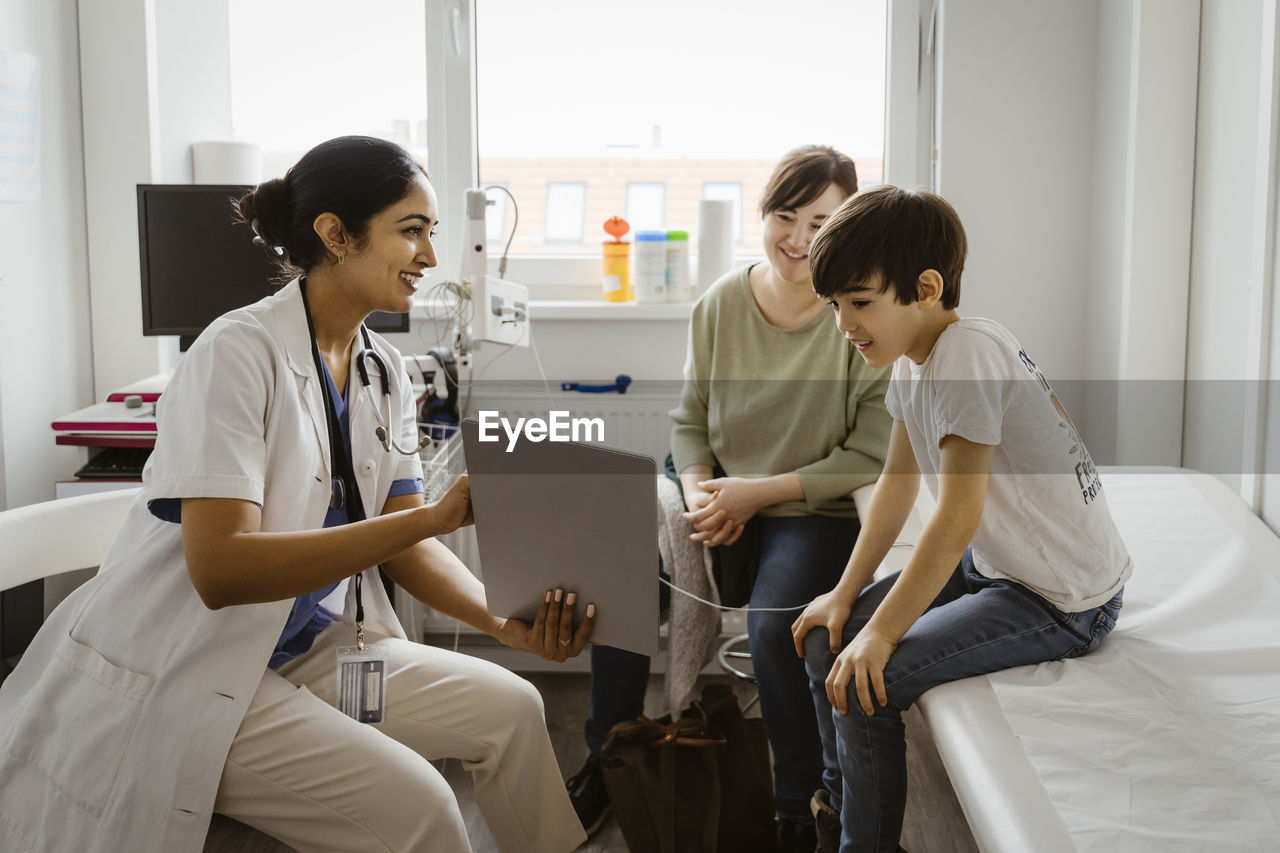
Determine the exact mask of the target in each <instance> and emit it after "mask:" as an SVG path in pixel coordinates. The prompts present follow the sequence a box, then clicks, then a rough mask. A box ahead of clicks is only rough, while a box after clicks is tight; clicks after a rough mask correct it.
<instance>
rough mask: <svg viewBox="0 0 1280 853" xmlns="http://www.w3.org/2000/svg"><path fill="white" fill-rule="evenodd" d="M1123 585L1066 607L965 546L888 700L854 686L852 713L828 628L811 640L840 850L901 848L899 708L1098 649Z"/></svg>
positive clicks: (889, 670)
mask: <svg viewBox="0 0 1280 853" xmlns="http://www.w3.org/2000/svg"><path fill="white" fill-rule="evenodd" d="M897 578H898V574H896V573H895V574H893V575H890V576H889V577H886V578H883V579H882V580H879V581H877V582H875V583H874V584H872V585H871V586H869V587H867V588H866V589H865V590H863V592H862V594H861V595H860V596H859V597H858V600H857V602H856V603H855V604H854V606H853V612H852V613H851V614H850V616H849V621H848V622H846V623H845V626H844V630H843V632H842V635H843V636H842V639H841V644H840V645H841V648H844V647H845V646H847V645H848V644H849V642H850V641H851V640H853V638H854V636H856V635H857V633H858V631H860V630H862V628H863V626H864V625H866V624H867V622H868V621H869V620H870V619H871V615H872V614H873V613H875V609H876V607H878V606H879V605H880V602H881V601H883V600H884V598H885V596H886V595H888V593H889V589H890V588H891V587H892V586H893V583H894V581H896V580H897ZM1123 592H1124V591H1123V590H1121V591H1120V592H1118V593H1116V595H1115V597H1114V598H1112V599H1111V600H1110V601H1108V602H1107V603H1106V604H1103V605H1102V606H1100V607H1095V608H1093V609H1091V610H1084V611H1081V612H1079V613H1066V612H1063V611H1061V610H1059V609H1058V608H1056V607H1054V606H1053V605H1052V604H1050V603H1049V602H1048V601H1046V600H1045V599H1043V598H1041V597H1040V596H1039V595H1036V594H1035V593H1034V592H1032V591H1031V590H1029V589H1027V588H1026V587H1024V586H1022V585H1021V584H1017V583H1014V582H1013V581H1009V580H1001V579H997V578H987V577H983V576H982V575H980V574H978V572H977V571H976V570H975V569H974V567H973V555H972V553H971V552H969V551H966V552H965V555H964V558H963V559H962V560H961V561H960V565H959V566H958V567H957V568H956V570H955V572H954V573H953V574H952V575H951V577H950V579H949V580H948V581H947V583H946V585H945V586H944V587H943V588H942V592H940V593H939V594H938V596H937V598H935V599H934V601H933V603H932V604H930V605H929V609H928V610H927V611H925V613H924V615H923V616H921V617H920V618H919V619H918V620H916V623H915V624H914V625H912V626H911V628H910V629H909V630H908V631H907V633H906V634H904V635H903V637H902V640H901V641H900V642H899V643H898V648H897V649H896V650H895V651H894V652H893V655H892V657H890V658H889V663H888V665H887V666H886V667H885V669H884V686H885V694H886V696H887V698H888V700H889V704H888V705H887V706H885V707H883V708H882V707H880V706H879V703H878V702H876V700H875V698H874V695H873V697H872V702H873V705H874V707H875V713H874V714H873V715H868V714H866V712H864V711H863V710H862V707H861V706H860V705H859V704H858V697H857V692H856V690H855V689H854V686H853V684H852V683H851V684H850V685H849V691H848V703H849V712H848V713H847V714H841V713H840V712H839V711H836V710H835V709H834V708H833V707H832V706H831V703H830V702H828V701H827V691H826V686H825V682H826V678H827V674H828V673H829V672H830V671H831V667H832V666H833V665H834V663H835V656H834V655H832V654H831V647H830V643H829V641H828V635H827V630H826V629H825V628H818V629H815V630H813V631H810V632H809V634H808V636H807V637H806V638H805V645H804V648H805V664H806V666H807V667H808V670H809V681H810V687H811V689H812V692H813V702H814V705H815V707H816V708H817V710H818V727H819V731H820V732H821V735H822V757H823V774H822V777H823V785H824V786H825V787H826V789H827V792H828V793H829V794H830V796H831V805H832V806H833V807H834V808H836V809H838V810H839V811H840V824H841V826H842V827H843V830H842V833H841V839H840V850H841V851H842V853H850V851H880V850H888V851H896V850H897V849H898V839H899V836H900V835H901V834H902V815H903V809H904V808H905V806H906V801H907V761H906V737H905V733H904V729H903V724H902V712H903V711H905V710H906V709H907V708H909V707H911V705H912V703H914V702H915V701H916V699H918V698H920V696H921V695H922V694H924V693H925V691H927V690H929V689H930V688H931V687H936V686H938V685H939V684H945V683H947V682H950V681H956V680H958V679H961V678H968V677H969V676H972V675H982V674H985V673H988V672H996V671H998V670H1002V669H1009V668H1010V667H1014V666H1022V665H1024V664H1031V663H1040V662H1041V661H1048V660H1057V659H1059V658H1068V657H1076V656H1078V655H1083V654H1086V653H1087V652H1090V651H1092V650H1093V649H1094V648H1096V647H1097V646H1098V644H1099V643H1101V642H1102V640H1103V638H1104V637H1106V635H1107V634H1108V633H1110V631H1111V629H1112V628H1114V627H1115V624H1116V617H1117V615H1118V614H1119V612H1120V605H1121V600H1122V597H1123Z"/></svg>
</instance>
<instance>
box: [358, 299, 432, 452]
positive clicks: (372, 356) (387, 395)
mask: <svg viewBox="0 0 1280 853" xmlns="http://www.w3.org/2000/svg"><path fill="white" fill-rule="evenodd" d="M360 336H361V337H362V338H363V339H364V349H362V350H361V351H360V353H359V355H357V356H356V372H357V373H359V374H360V384H361V385H363V386H364V393H365V395H366V396H367V397H368V398H369V405H370V406H371V407H372V408H373V416H374V418H376V419H377V421H378V427H377V429H375V430H374V431H373V434H374V435H376V436H377V437H378V441H380V442H381V443H382V449H383V450H385V451H387V452H388V453H390V452H391V451H392V450H395V452H396V453H399V454H401V455H402V456H416V455H417V454H418V452H419V451H420V450H422V448H424V447H426V446H427V445H428V444H430V443H431V436H429V435H424V436H423V437H422V438H421V439H419V440H418V443H417V445H416V446H414V447H411V448H409V449H408V450H405V449H404V448H403V447H401V446H400V443H399V442H398V441H396V440H395V438H394V437H393V436H392V435H391V431H390V430H388V429H387V421H389V420H391V380H390V378H388V377H389V374H388V373H387V363H386V362H385V361H384V360H383V359H382V356H381V355H379V354H378V353H377V352H376V351H375V350H374V349H373V342H372V341H370V340H369V330H368V329H366V328H365V326H364V323H361V324H360ZM369 360H372V361H373V363H374V364H375V365H377V368H378V383H379V386H380V387H381V388H382V399H383V400H385V401H386V404H387V417H386V418H383V417H382V412H381V411H380V410H379V409H378V404H377V401H375V400H374V399H373V389H372V388H371V387H370V383H369V366H368V364H367V362H368V361H369Z"/></svg>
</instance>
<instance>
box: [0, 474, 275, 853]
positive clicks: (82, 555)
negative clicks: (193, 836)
mask: <svg viewBox="0 0 1280 853" xmlns="http://www.w3.org/2000/svg"><path fill="white" fill-rule="evenodd" d="M137 494H138V489H122V490H118V491H111V492H99V493H96V494H91V495H78V496H76V497H73V498H64V499H62V500H56V501H45V502H44V503H38V504H31V505H29V506H23V507H18V508H16V509H11V510H7V511H5V512H0V554H4V561H3V562H0V590H6V589H12V588H13V587H16V586H21V585H22V584H24V583H29V582H30V581H34V580H41V579H43V578H49V577H54V576H56V575H60V574H65V573H66V572H73V571H77V570H79V569H90V568H97V567H98V566H99V565H100V564H101V562H102V557H103V556H104V555H105V554H106V553H107V549H108V548H109V547H111V543H112V541H114V540H115V538H116V533H117V532H118V531H119V530H120V526H121V525H122V524H123V523H124V517H125V514H126V513H127V512H128V511H129V506H130V504H132V503H133V499H134V498H135V497H136V496H137ZM204 849H205V850H206V851H208V853H213V851H222V853H227V851H249V850H253V851H286V850H289V849H290V848H288V847H286V846H284V845H282V844H280V843H279V842H278V841H276V840H275V839H274V838H271V837H269V836H266V835H263V834H262V833H259V832H258V831H256V830H254V829H252V828H250V827H248V826H245V825H244V824H241V823H238V822H237V821H234V820H232V819H231V818H228V817H225V816H223V815H214V816H213V821H212V823H211V824H210V827H209V837H208V839H207V840H206V841H205V848H204Z"/></svg>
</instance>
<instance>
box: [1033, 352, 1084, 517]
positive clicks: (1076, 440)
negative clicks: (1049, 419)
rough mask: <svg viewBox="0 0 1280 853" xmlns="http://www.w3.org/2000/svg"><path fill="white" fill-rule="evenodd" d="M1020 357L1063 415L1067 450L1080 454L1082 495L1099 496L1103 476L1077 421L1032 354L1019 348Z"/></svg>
mask: <svg viewBox="0 0 1280 853" xmlns="http://www.w3.org/2000/svg"><path fill="white" fill-rule="evenodd" d="M1018 358H1019V359H1020V360H1021V361H1022V366H1023V367H1025V368H1026V369H1027V372H1028V373H1030V374H1031V375H1032V376H1034V377H1035V378H1036V380H1037V381H1038V382H1039V383H1040V387H1042V388H1044V390H1045V393H1046V394H1048V395H1049V400H1050V402H1052V403H1053V407H1054V408H1055V409H1057V410H1058V414H1059V415H1061V416H1062V420H1060V421H1059V422H1058V426H1060V427H1062V428H1063V429H1065V430H1066V431H1067V434H1068V436H1069V438H1070V439H1071V449H1070V450H1069V451H1067V452H1068V453H1070V454H1072V455H1073V456H1079V457H1080V459H1079V461H1078V462H1076V465H1075V472H1076V482H1077V483H1078V484H1079V486H1080V496H1081V498H1082V499H1083V500H1084V502H1085V503H1086V504H1087V503H1089V502H1090V501H1092V500H1095V499H1096V498H1097V497H1098V494H1099V493H1100V492H1101V491H1102V478H1101V477H1100V476H1098V469H1097V468H1096V467H1094V464H1093V459H1091V458H1090V457H1089V451H1088V449H1086V448H1085V446H1084V442H1083V441H1081V440H1080V431H1079V430H1077V429H1076V425H1075V421H1073V420H1071V415H1069V414H1067V407H1066V406H1064V405H1062V401H1061V400H1059V399H1058V395H1057V394H1055V393H1054V392H1053V388H1052V387H1051V386H1050V385H1049V380H1048V379H1045V377H1044V374H1043V373H1042V372H1041V371H1040V368H1039V367H1036V363H1035V362H1034V361H1032V360H1031V356H1029V355H1027V351H1026V350H1025V349H1020V350H1018Z"/></svg>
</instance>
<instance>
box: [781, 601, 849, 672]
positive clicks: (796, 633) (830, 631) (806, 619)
mask: <svg viewBox="0 0 1280 853" xmlns="http://www.w3.org/2000/svg"><path fill="white" fill-rule="evenodd" d="M852 610H853V603H852V602H846V601H845V600H844V599H843V598H842V597H841V596H840V595H838V594H837V592H836V590H834V589H833V590H831V592H824V593H823V594H822V595H820V596H818V597H817V598H815V599H814V600H813V601H811V602H809V606H808V607H806V608H805V609H804V612H802V613H801V614H800V618H798V619H796V621H794V622H792V623H791V639H792V640H793V641H794V642H795V644H796V655H798V656H799V657H804V638H805V637H806V636H808V634H809V632H810V631H812V630H813V629H814V628H826V629H827V635H828V637H830V639H831V654H833V655H834V654H836V653H837V652H839V651H840V639H841V635H842V633H843V631H844V623H845V622H848V621H849V613H850V612H851V611H852Z"/></svg>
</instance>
